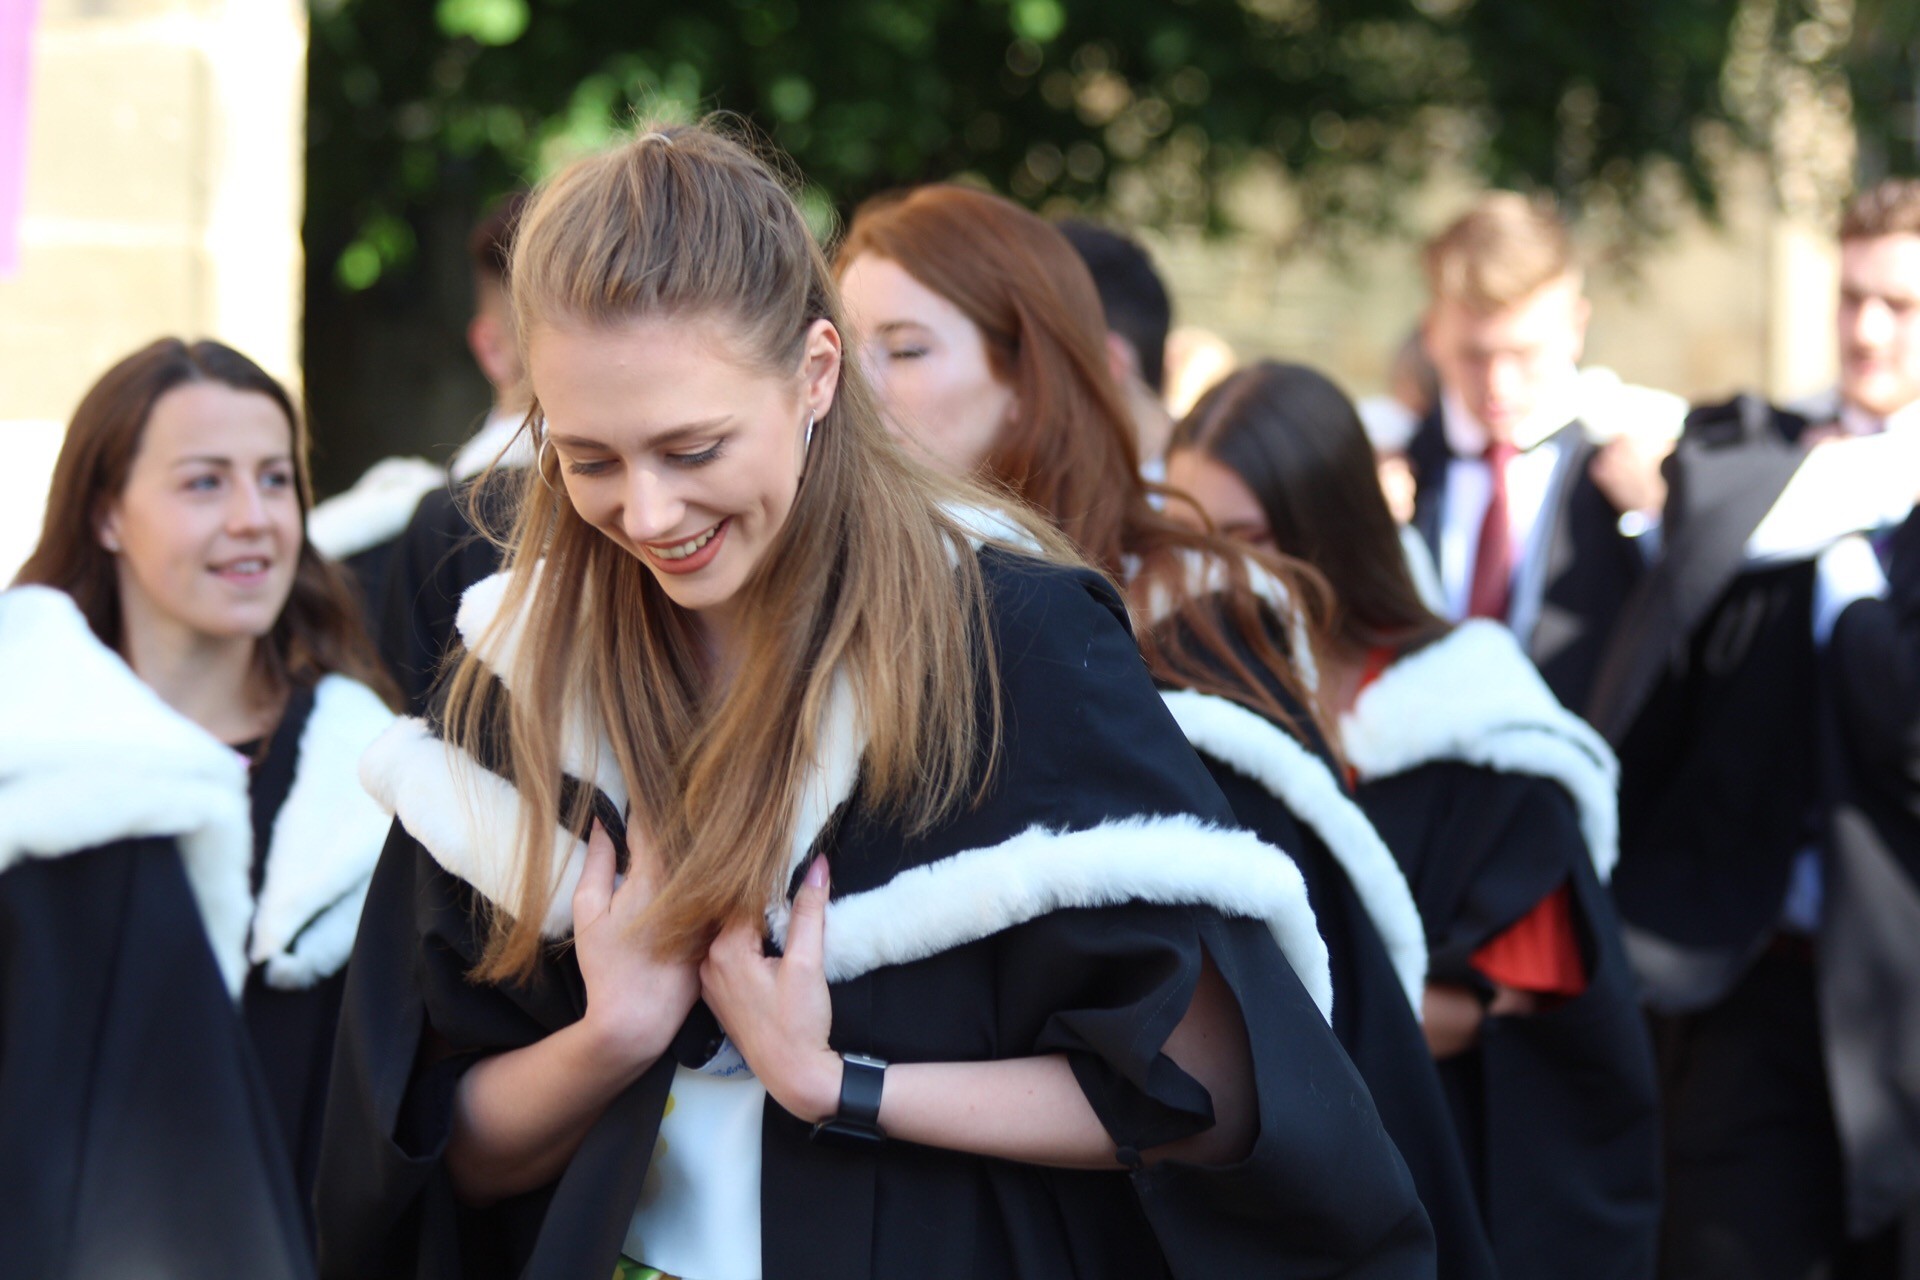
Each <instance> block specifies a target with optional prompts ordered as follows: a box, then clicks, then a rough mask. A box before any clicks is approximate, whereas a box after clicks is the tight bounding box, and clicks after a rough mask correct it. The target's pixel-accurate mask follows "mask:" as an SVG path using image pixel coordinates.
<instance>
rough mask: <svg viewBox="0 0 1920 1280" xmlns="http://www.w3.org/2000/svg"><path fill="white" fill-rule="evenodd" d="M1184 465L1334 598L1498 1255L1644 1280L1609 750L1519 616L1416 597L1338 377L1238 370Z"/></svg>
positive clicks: (1648, 1171)
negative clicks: (1530, 647) (1447, 607)
mask: <svg viewBox="0 0 1920 1280" xmlns="http://www.w3.org/2000/svg"><path fill="white" fill-rule="evenodd" d="M1169 479H1170V481H1171V482H1172V483H1173V484H1175V485H1177V486H1178V487H1179V488H1180V489H1181V490H1182V492H1184V493H1187V494H1189V495H1191V497H1192V499H1193V500H1194V501H1195V502H1197V503H1198V504H1199V506H1200V508H1201V510H1203V511H1204V512H1205V513H1206V515H1207V516H1208V517H1210V518H1211V520H1212V521H1213V523H1214V525H1215V526H1216V527H1219V528H1223V529H1229V530H1232V531H1234V532H1235V533H1237V534H1238V535H1240V536H1241V537H1243V538H1245V539H1247V540H1248V541H1250V542H1252V543H1254V544H1256V545H1260V546H1267V547H1273V548H1275V549H1277V550H1279V551H1282V552H1285V553H1287V554H1290V555H1295V556H1299V557H1301V558H1302V559H1304V560H1306V561H1307V562H1308V563H1310V564H1312V565H1313V566H1314V567H1315V568H1317V569H1319V570H1320V572H1321V573H1322V574H1324V575H1325V577H1326V579H1327V581H1328V583H1329V584H1330V585H1331V586H1332V587H1333V590H1334V594H1335V596H1336V598H1337V599H1338V601H1339V604H1340V612H1339V615H1338V621H1337V623H1336V626H1335V629H1334V633H1333V635H1332V636H1331V637H1330V639H1329V641H1328V643H1327V644H1326V645H1324V646H1323V652H1324V657H1323V662H1322V665H1323V668H1324V675H1323V677H1322V684H1321V689H1322V694H1323V697H1324V700H1325V704H1326V706H1327V708H1328V711H1329V713H1330V715H1332V716H1335V717H1337V718H1338V719H1339V722H1340V739H1341V744H1342V747H1343V749H1344V750H1345V753H1346V756H1347V759H1348V761H1349V763H1350V764H1351V765H1352V766H1353V767H1354V768H1355V770H1356V771H1357V773H1358V776H1359V782H1360V785H1359V797H1360V803H1361V805H1362V806H1363V807H1364V808H1365V809H1366V810H1367V813H1368V814H1369V816H1371V817H1372V818H1373V820H1374V825H1375V827H1376V828H1377V829H1378V830H1379V832H1380V834H1381V835H1382V836H1383V837H1384V838H1385V839H1386V841H1387V843H1388V845H1389V846H1391V847H1392V849H1393V852H1394V855H1395V856H1396V857H1397V858H1398V859H1399V861H1400V864H1401V866H1402V867H1404V868H1405V870H1406V873H1407V879H1408V881H1409V882H1410V883H1411V884H1412V886H1413V892H1414V896H1415V898H1416V899H1417V900H1418V902H1419V904H1420V911H1421V916H1422V918H1423V919H1424V920H1425V921H1426V929H1427V940H1428V943H1429V945H1430V946H1431V948H1432V956H1433V963H1432V967H1431V972H1430V973H1429V974H1428V977H1427V984H1426V991H1425V997H1424V1002H1425V1006H1426V1031H1427V1038H1428V1040H1429V1042H1430V1043H1431V1045H1432V1049H1433V1053H1434V1055H1435V1056H1436V1058H1438V1060H1439V1063H1440V1071H1441V1075H1442V1077H1443V1079H1444V1080H1445V1081H1446V1083H1447V1086H1448V1094H1449V1097H1450V1100H1451V1101H1452V1103H1453V1106H1454V1113H1455V1119H1456V1121H1457V1125H1456V1127H1457V1129H1458V1130H1459V1133H1460V1138H1461V1141H1462V1142H1463V1144H1464V1145H1465V1148H1466V1151H1467V1156H1468V1159H1469V1161H1470V1163H1471V1165H1472V1167H1473V1168H1474V1170H1475V1171H1476V1179H1475V1182H1476V1186H1477V1188H1478V1190H1479V1193H1480V1198H1481V1207H1482V1211H1483V1214H1484V1218H1485V1221H1486V1225H1487V1232H1488V1235H1489V1236H1490V1237H1491V1239H1492V1242H1493V1247H1494V1255H1495V1258H1496V1260H1497V1261H1498V1263H1499V1266H1500V1273H1501V1274H1502V1275H1506V1276H1533V1275H1547V1274H1552V1275H1556V1276H1591V1277H1600V1276H1627V1275H1651V1274H1652V1273H1653V1266H1654V1260H1653V1245H1654V1227H1655V1223H1656V1220H1657V1217H1658V1208H1659V1200H1658V1195H1657V1184H1658V1156H1659V1139H1658V1132H1657V1122H1656V1112H1655V1106H1654V1080H1653V1069H1652V1062H1651V1058H1650V1055H1649V1052H1648V1048H1647V1039H1646V1032H1645V1028H1644V1026H1643V1024H1642V1023H1641V1020H1640V1015H1639V1013H1638V1010H1637V1009H1636V1007H1635V1002H1634V994H1633V989H1632V982H1631V979H1630V977H1629V975H1628V971H1627V967H1626V959H1625V955H1624V953H1623V951H1622V948H1621V942H1620V931H1619V924H1618V922H1617V920H1616V918H1615V916H1614V912H1613V908H1612V904H1611V902H1610V901H1609V899H1608V895H1607V892H1606V889H1605V887H1604V881H1605V879H1606V875H1607V872H1608V871H1609V870H1610V869H1611V866H1612V862H1613V859H1614V856H1615V843H1616V837H1615V830H1616V827H1615V817H1614V812H1615V810H1614V777H1615V767H1614V763H1613V757H1612V754H1611V753H1610V752H1609V751H1608V750H1607V747H1606V744H1605V743H1604V742H1603V741H1602V740H1601V739H1600V736H1599V735H1598V734H1597V733H1595V732H1594V731H1593V730H1592V729H1591V728H1589V727H1588V726H1587V725H1586V724H1585V723H1584V722H1583V721H1581V720H1580V719H1579V717H1577V716H1575V715H1573V714H1572V713H1571V712H1569V711H1567V710H1565V709H1564V708H1562V707H1561V706H1560V704H1559V702H1557V701H1556V700H1555V699H1554V697H1553V695H1552V693H1550V692H1549V691H1548V689H1547V687H1546V685H1545V684H1544V683H1543V682H1542V681H1541V679H1540V677H1539V675H1538V673H1537V672H1536V671H1535V670H1534V668H1533V665H1532V663H1530V662H1529V661H1528V660H1527V658H1526V656H1525V655H1524V654H1523V653H1522V652H1521V651H1520V648H1519V646H1518V645H1516V644H1515V643H1514V640H1513V637H1512V636H1511V634H1510V633H1508V632H1507V630H1506V629H1505V628H1503V627H1500V626H1498V625H1496V624H1493V623H1487V622H1468V623H1464V624H1462V625H1460V626H1458V627H1452V626H1449V625H1448V624H1447V623H1446V622H1444V621H1442V620H1441V619H1440V618H1438V617H1436V616H1435V615H1434V614H1433V612H1432V611H1431V610H1430V609H1429V608H1428V607H1427V606H1426V605H1425V604H1424V603H1423V602H1422V601H1421V598H1420V595H1419V593H1418V592H1417V591H1416V590H1415V587H1414V580H1413V577H1412V575H1411V573H1410V572H1409V570H1408V567H1407V560H1406V558H1405V556H1404V555H1403V553H1402V544H1401V540H1400V537H1399V535H1398V534H1397V532H1396V530H1395V528H1394V523H1393V519H1392V517H1391V516H1390V515H1389V514H1388V511H1387V506H1386V500H1385V498H1384V496H1383V495H1382V493H1381V490H1380V487H1379V484H1378V483H1377V481H1376V479H1375V469H1374V456H1373V450H1372V448H1371V446H1370V445H1369V443H1368V440H1367V437H1366V434H1365V432H1364V431H1363V429H1362V428H1361V425H1360V422H1359V418H1358V416H1357V415H1356V414H1355V412H1354V409H1353V406H1352V404H1351V403H1350V402H1349V401H1348V400H1347V398H1346V396H1345V395H1344V394H1342V393H1341V391H1340V389H1339V388H1338V387H1336V386H1334V385H1333V383H1332V382H1330V381H1328V380H1327V379H1326V378H1325V377H1323V376H1322V375H1320V374H1318V373H1315V372H1314V371H1313V370H1311V369H1306V368H1302V367H1300V366H1298V365H1283V364H1275V363H1272V362H1266V363H1262V364H1260V365H1257V366H1254V367H1253V368H1250V369H1244V370H1241V371H1240V372H1239V373H1236V374H1234V375H1232V376H1231V377H1229V378H1228V379H1227V380H1226V381H1224V382H1222V383H1221V384H1220V385H1219V386H1217V387H1215V388H1214V389H1213V390H1212V391H1210V392H1209V393H1208V394H1207V395H1206V396H1205V397H1204V398H1203V399H1202V400H1201V401H1200V403H1199V404H1198V405H1196V406H1195V407H1194V410H1193V412H1192V413H1191V414H1189V415H1188V417H1187V418H1186V420H1185V421H1184V422H1182V423H1181V424H1180V425H1179V427H1178V428H1177V430H1176V432H1175V435H1174V440H1173V449H1172V452H1171V454H1170V457H1169ZM1575 1241H1578V1242H1579V1243H1578V1245H1577V1247H1570V1245H1571V1242H1575Z"/></svg>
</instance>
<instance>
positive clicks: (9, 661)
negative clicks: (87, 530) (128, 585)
mask: <svg viewBox="0 0 1920 1280" xmlns="http://www.w3.org/2000/svg"><path fill="white" fill-rule="evenodd" d="M0 671H4V672H5V673H7V674H6V678H5V679H4V680H0V812H4V813H5V814H6V820H5V821H4V822H0V1271H3V1272H4V1273H5V1274H6V1275H8V1276H21V1277H34V1278H35V1280H92V1278H93V1277H97V1276H107V1275H117V1274H139V1275H152V1276H165V1277H183V1278H184V1277H189V1276H191V1277H208V1278H210V1280H279V1278H281V1277H285V1278H287V1280H297V1278H299V1277H304V1276H309V1275H311V1274H312V1272H313V1263H312V1254H311V1251H310V1249H309V1247H308V1245H307V1242H306V1239H305V1237H304V1232H303V1231H302V1227H301V1221H300V1210H299V1205H298V1201H297V1200H296V1198H295V1192H294V1187H293V1179H292V1178H291V1176H290V1175H289V1172H288V1165H287V1159H286V1156H285V1154H284V1151H283V1149H282V1147H281V1144H280V1141H279V1134H278V1132H277V1126H276V1124H275V1122H274V1116H273V1113H272V1103H271V1100H270V1099H269V1097H268V1095H267V1092H266V1088H265V1084H264V1081H263V1080H262V1078H261V1075H260V1070H259V1066H258V1064H257V1063H256V1061H255V1059H254V1054H253V1049H252V1046H251V1044H250V1043H249V1040H248V1037H247V1035H246V1033H245V1030H244V1028H243V1027H242V1025H241V1022H240V1018H239V1016H238V1014H237V1012H236V1010H235V1008H234V997H235V995H236V994H237V992H238V990H239V987H240V985H241V982H242V981H243V980H244V975H245V972H246V958H245V945H246V929H247V901H248V898H247V881H246V877H247V866H246V860H247V849H248V842H247V832H246V810H245V801H246V796H245V772H244V769H243V768H242V766H241V763H240V761H239V759H238V757H236V756H235V755H234V754H233V753H232V752H231V751H229V750H228V749H226V748H225V747H223V746H221V745H220V744H219V743H218V742H216V741H214V740H213V739H212V738H211V737H209V736H208V735H207V734H206V733H205V732H204V731H202V730H201V729H200V728H199V727H198V726H196V725H194V724H192V723H190V722H189V721H187V720H186V719H185V718H183V717H181V716H180V715H178V714H177V713H176V712H174V711H172V710H171V709H170V708H168V707H166V706H165V705H164V704H162V703H161V702H160V700H159V698H158V697H157V696H156V695H155V694H154V693H153V691H152V690H151V689H149V688H148V687H147V686H146V685H144V684H142V683H141V682H140V681H139V679H138V678H137V677H135V676H134V674H133V672H132V671H131V670H129V669H128V668H127V666H126V664H125V663H123V662H121V661H120V659H119V658H118V657H116V656H115V655H114V654H112V653H111V652H109V651H108V650H107V649H106V648H105V647H104V646H103V645H101V644H100V643H99V642H98V641H97V640H96V639H95V638H94V636H93V634H92V632H91V631H90V630H89V629H88V627H87V624H86V622H85V620H84V619H83V618H82V617H81V616H80V612H79V610H78V609H77V608H75V607H74V605H73V602H72V601H71V600H70V599H69V598H68V597H67V596H65V595H64V594H62V593H60V592H57V591H53V590H51V589H49V588H45V587H23V588H18V589H16V590H12V591H8V592H4V593H0Z"/></svg>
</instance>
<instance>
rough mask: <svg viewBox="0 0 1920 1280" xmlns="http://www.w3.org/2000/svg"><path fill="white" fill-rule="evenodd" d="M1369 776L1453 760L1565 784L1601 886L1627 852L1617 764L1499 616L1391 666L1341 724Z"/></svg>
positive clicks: (1345, 742) (1350, 750)
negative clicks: (1622, 837) (1622, 839)
mask: <svg viewBox="0 0 1920 1280" xmlns="http://www.w3.org/2000/svg"><path fill="white" fill-rule="evenodd" d="M1340 731H1341V745H1342V747H1343V748H1344V750H1345V752H1346V756H1347V759H1348V760H1349V761H1350V762H1352V764H1353V766H1354V768H1355V769H1357V770H1359V772H1360V774H1361V776H1362V777H1363V778H1384V777H1391V776H1392V775H1394V774H1398V773H1405V772H1407V771H1408V770H1410V769H1415V768H1418V767H1419V766H1421V765H1423V764H1430V763H1433V762H1435V761H1441V760H1455V761H1459V762H1461V763H1464V764H1471V765H1478V766H1480V767H1482V768H1487V769H1494V770H1497V771H1499V772H1502V773H1516V774H1526V775H1530V776H1533V777H1539V778H1545V779H1547V780H1549V781H1551V782H1556V783H1558V784H1559V785H1560V786H1561V787H1562V788H1563V789H1564V790H1565V791H1566V793H1567V795H1568V796H1569V797H1571V798H1572V800H1573V803H1574V807H1575V808H1576V810H1577V811H1578V812H1579V815H1580V828H1581V831H1582V832H1583V834H1584V835H1585V836H1586V840H1587V848H1588V851H1589V852H1590V853H1591V854H1592V857H1593V865H1594V869H1595V870H1596V871H1597V872H1598V873H1599V875H1600V879H1601V881H1602V882H1603V883H1604V882H1605V881H1606V880H1607V879H1608V878H1609V877H1610V876H1611V875H1612V874H1613V865H1614V863H1615V862H1616V861H1618V860H1619V855H1620V820H1619V795H1618V793H1619V786H1620V766H1619V763H1618V762H1617V761H1616V760H1615V758H1614V755H1613V752H1612V750H1611V749H1609V748H1608V746H1607V744H1606V742H1605V740H1604V739H1602V738H1601V736H1600V735H1599V733H1597V732H1596V731H1595V730H1594V729H1593V728H1592V727H1591V726H1589V725H1588V724H1587V722H1586V721H1584V720H1582V719H1580V717H1578V716H1576V715H1574V714H1573V713H1572V712H1571V711H1568V710H1567V709H1566V708H1565V707H1563V706H1561V705H1560V703H1559V701H1558V700H1556V699H1555V698H1554V696H1553V694H1552V693H1551V692H1550V691H1549V690H1548V689H1547V686H1546V682H1545V681H1543V680H1542V679H1541V678H1540V673H1539V672H1538V671H1536V670H1535V669H1534V666H1533V664H1532V663H1531V662H1529V661H1528V660H1527V656H1526V654H1524V653H1522V652H1521V650H1520V646H1519V645H1518V643H1516V642H1515V640H1514V638H1513V636H1512V634H1511V633H1510V632H1509V631H1508V630H1507V629H1506V628H1505V627H1503V626H1501V625H1499V624H1498V623H1494V622H1488V621H1470V622H1464V623H1462V624H1460V625H1459V626H1458V627H1456V628H1454V630H1453V631H1452V632H1451V633H1450V634H1448V635H1447V636H1445V637H1444V638H1442V639H1440V640H1437V641H1435V642H1434V643H1433V644H1431V645H1428V646H1427V647H1426V648H1425V649H1422V650H1420V651H1419V652H1418V653H1415V654H1412V655H1410V656H1408V657H1406V658H1402V659H1401V660H1400V661H1399V662H1396V663H1394V664H1393V665H1392V666H1391V667H1389V668H1387V670H1386V672H1385V674H1383V675H1382V676H1381V677H1380V678H1379V679H1378V680H1376V681H1375V682H1374V683H1373V684H1372V685H1371V686H1369V687H1368V688H1367V689H1366V690H1364V691H1363V692H1362V693H1361V695H1360V697H1359V700H1358V701H1357V702H1356V703H1355V705H1354V708H1353V710H1352V712H1350V713H1349V714H1348V715H1346V716H1344V717H1343V718H1342V720H1341V725H1340Z"/></svg>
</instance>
